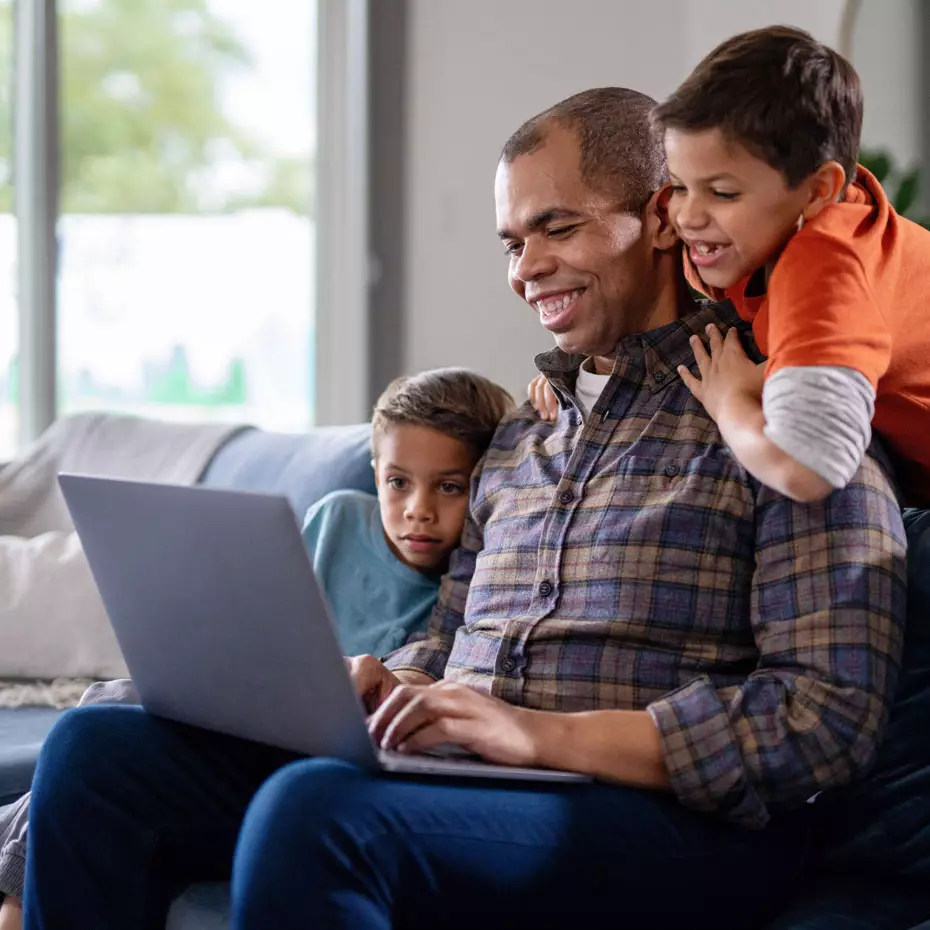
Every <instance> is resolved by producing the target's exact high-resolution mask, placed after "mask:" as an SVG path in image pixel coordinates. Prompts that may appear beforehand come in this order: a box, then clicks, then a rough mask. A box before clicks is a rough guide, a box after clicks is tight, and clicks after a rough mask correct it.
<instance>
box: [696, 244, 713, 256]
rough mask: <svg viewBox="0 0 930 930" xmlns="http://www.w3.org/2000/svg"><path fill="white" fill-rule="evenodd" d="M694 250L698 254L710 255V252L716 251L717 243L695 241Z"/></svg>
mask: <svg viewBox="0 0 930 930" xmlns="http://www.w3.org/2000/svg"><path fill="white" fill-rule="evenodd" d="M694 250H695V251H696V252H697V253H698V255H710V253H711V252H716V251H717V245H716V244H715V243H709V242H695V244H694Z"/></svg>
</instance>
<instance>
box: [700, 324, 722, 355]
mask: <svg viewBox="0 0 930 930" xmlns="http://www.w3.org/2000/svg"><path fill="white" fill-rule="evenodd" d="M704 331H705V332H706V333H707V341H708V342H709V343H710V354H711V355H716V354H717V352H718V350H720V349H722V348H723V337H722V336H721V335H720V330H719V329H718V328H717V327H716V326H715V325H714V324H713V323H708V324H707V326H706V327H705V330H704Z"/></svg>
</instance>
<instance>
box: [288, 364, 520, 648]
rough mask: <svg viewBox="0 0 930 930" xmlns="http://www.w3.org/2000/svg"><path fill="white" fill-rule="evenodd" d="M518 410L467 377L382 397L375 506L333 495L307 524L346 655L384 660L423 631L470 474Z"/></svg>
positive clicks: (462, 372) (437, 377)
mask: <svg viewBox="0 0 930 930" xmlns="http://www.w3.org/2000/svg"><path fill="white" fill-rule="evenodd" d="M512 406H513V399H512V398H511V396H510V395H509V394H508V393H507V392H506V391H505V390H504V389H503V388H501V387H499V386H498V385H496V384H494V383H493V382H491V381H489V380H488V379H487V378H483V377H481V376H480V375H477V374H475V373H473V372H471V371H468V370H467V369H464V368H443V369H437V370H435V371H427V372H423V373H422V374H419V375H413V376H411V377H405V378H398V379H397V380H396V381H394V382H392V383H391V384H390V385H389V386H388V388H387V390H386V391H385V392H384V393H383V394H382V395H381V397H380V398H379V400H378V403H377V404H376V405H375V410H374V415H373V417H372V437H371V451H372V467H373V468H374V470H375V484H376V485H377V488H378V496H377V497H374V496H372V495H371V494H365V493H362V492H360V491H336V492H334V493H332V494H329V495H327V496H326V497H324V498H323V499H322V500H320V501H318V502H317V503H316V504H315V505H314V506H313V507H311V508H310V510H309V511H308V512H307V516H306V518H305V520H304V529H303V537H304V542H305V543H306V545H307V549H308V552H309V553H310V556H311V558H312V559H313V568H314V571H315V573H316V576H317V580H318V581H319V582H320V586H321V587H322V588H323V591H324V592H325V594H326V596H327V599H328V601H329V604H330V608H331V613H332V617H333V620H334V622H335V624H336V628H337V632H338V635H339V639H340V643H341V644H342V650H343V653H344V654H345V655H349V656H351V655H363V654H370V655H375V656H384V655H387V654H388V653H389V652H392V651H393V650H395V649H398V648H400V647H401V646H403V645H404V644H405V643H406V642H408V640H409V639H410V638H411V636H415V635H417V634H419V633H422V632H423V631H425V629H426V624H427V621H428V620H429V615H430V612H431V611H432V609H433V605H434V604H435V603H436V598H437V596H438V594H439V580H440V578H441V577H442V573H443V572H444V571H445V570H446V566H447V565H448V561H449V555H450V553H451V552H452V550H453V549H454V548H455V547H456V546H457V545H458V542H459V537H460V536H461V534H462V527H463V525H464V523H465V513H466V510H467V509H468V492H469V479H470V477H471V473H472V470H473V469H474V467H475V465H476V464H477V463H478V459H480V458H481V456H482V455H483V454H484V452H485V450H486V449H487V447H488V445H489V443H490V442H491V437H492V436H493V435H494V430H495V428H496V427H497V423H498V421H499V420H500V418H501V417H502V416H503V415H504V414H505V413H506V412H507V411H508V410H509V409H510V408H511V407H512Z"/></svg>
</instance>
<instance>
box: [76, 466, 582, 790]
mask: <svg viewBox="0 0 930 930" xmlns="http://www.w3.org/2000/svg"><path fill="white" fill-rule="evenodd" d="M59 483H60V485H61V489H62V492H63V493H64V496H65V500H66V501H67V504H68V507H69V509H70V511H71V516H72V518H73V519H74V525H75V527H76V529H77V532H78V535H79V536H80V539H81V542H82V544H83V546H84V551H85V553H86V555H87V560H88V562H89V563H90V568H91V571H92V572H93V575H94V579H95V580H96V582H97V587H98V588H99V590H100V595H101V597H102V598H103V603H104V605H105V606H106V609H107V613H108V614H109V617H110V623H111V624H112V626H113V630H114V632H115V634H116V638H117V640H118V642H119V645H120V648H121V649H122V652H123V656H124V657H125V659H126V664H127V666H128V667H129V671H130V674H131V675H132V678H133V681H134V682H135V685H136V688H137V690H138V692H139V695H140V697H141V699H142V705H143V706H144V707H145V709H146V710H147V711H149V712H150V713H153V714H158V715H160V716H163V717H169V718H171V719H172V720H179V721H181V722H183V723H188V724H193V725H195V726H199V727H205V728H206V729H209V730H217V731H219V732H222V733H229V734H232V735H234V736H239V737H243V738H245V739H250V740H255V741H257V742H260V743H267V744H269V745H272V746H278V747H281V748H283V749H289V750H292V751H295V752H298V753H302V754H305V755H308V756H327V757H332V758H337V759H345V760H346V761H349V762H354V763H356V764H357V765H360V766H364V767H367V768H372V769H375V768H381V769H384V770H387V771H391V772H410V773H416V774H422V775H445V776H473V777H483V778H514V779H523V780H538V781H589V780H590V778H589V777H588V776H586V775H580V774H578V773H575V772H559V771H554V770H551V769H531V768H519V767H515V766H505V765H493V764H489V763H485V762H482V761H480V760H479V759H477V757H469V758H463V757H461V753H459V754H458V757H456V756H455V755H454V754H453V755H450V756H446V757H443V756H434V755H417V756H412V755H403V754H401V753H396V752H389V751H385V750H379V749H377V748H376V747H375V746H374V744H373V743H372V742H371V739H370V738H369V735H368V729H367V727H366V724H365V713H364V709H363V706H362V703H361V701H360V699H359V698H358V697H357V696H356V694H355V690H354V687H353V685H352V680H351V678H350V677H349V674H348V671H347V669H346V665H345V662H344V661H343V657H342V653H341V651H340V648H339V643H338V640H337V637H336V633H335V630H334V627H333V624H332V621H331V619H330V615H329V610H328V607H327V605H326V602H325V598H324V596H323V593H322V591H321V590H320V587H319V585H318V584H317V581H316V577H315V575H314V573H313V568H312V566H311V564H310V560H309V559H308V557H307V553H306V551H305V549H304V545H303V540H302V539H301V536H300V529H299V527H298V525H297V521H296V518H295V516H294V512H293V510H292V509H291V506H290V504H289V503H288V501H287V499H286V498H284V497H279V496H275V495H269V494H252V493H244V492H241V491H223V490H216V489H211V488H203V487H179V486H170V485H156V484H145V483H142V482H133V481H117V480H113V479H107V478H90V477H83V476H79V475H61V476H60V477H59Z"/></svg>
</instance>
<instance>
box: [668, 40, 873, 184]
mask: <svg viewBox="0 0 930 930" xmlns="http://www.w3.org/2000/svg"><path fill="white" fill-rule="evenodd" d="M653 121H654V123H655V126H656V128H657V129H658V130H660V131H662V132H664V131H665V130H666V129H677V130H681V131H683V132H702V131H704V130H708V129H719V130H720V132H721V133H722V134H723V136H724V137H725V138H726V139H729V140H730V141H734V142H738V143H740V144H741V145H743V146H745V148H747V149H748V150H749V151H750V152H751V153H752V154H754V155H755V156H756V157H758V158H761V159H762V160H763V161H764V162H766V163H767V164H768V165H770V166H771V167H772V168H775V169H776V170H778V171H780V172H781V173H782V174H783V175H784V176H785V179H786V180H787V182H788V185H789V187H797V185H798V184H800V183H801V181H803V180H804V178H806V177H808V176H809V175H810V174H812V173H813V172H814V171H816V170H817V169H818V168H819V167H820V166H821V165H823V164H825V163H826V162H828V161H836V162H839V164H840V165H842V166H843V170H844V171H845V172H846V183H847V184H849V183H851V182H852V181H853V180H854V179H855V177H856V159H857V156H858V153H859V139H860V136H861V134H862V87H861V84H860V82H859V75H858V74H857V73H856V70H855V69H854V68H853V66H852V65H851V64H850V63H849V62H848V61H847V60H846V59H845V58H843V56H842V55H840V54H839V53H838V52H835V51H833V49H831V48H830V47H829V46H826V45H824V44H823V43H822V42H818V41H816V39H814V38H813V36H811V35H810V34H809V33H807V32H804V30H802V29H794V28H792V27H790V26H771V27H769V28H767V29H756V30H753V31H752V32H744V33H742V34H741V35H737V36H733V38H731V39H727V40H726V41H725V42H723V43H722V44H720V45H718V46H717V48H715V49H714V50H713V51H712V52H711V53H710V54H709V55H708V56H707V57H706V58H705V59H704V60H703V61H702V62H701V63H700V64H699V65H698V66H697V67H696V68H695V69H694V71H692V72H691V74H690V75H689V76H688V78H687V79H686V80H685V82H684V83H683V84H682V85H681V87H679V88H678V90H676V91H675V93H673V94H672V95H671V97H669V98H668V100H666V101H665V102H664V103H662V104H660V105H659V106H658V107H657V108H656V109H655V111H654V113H653Z"/></svg>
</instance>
